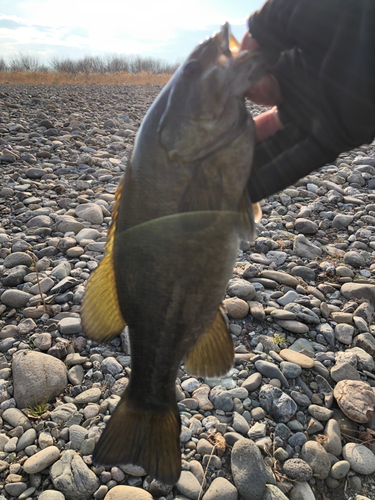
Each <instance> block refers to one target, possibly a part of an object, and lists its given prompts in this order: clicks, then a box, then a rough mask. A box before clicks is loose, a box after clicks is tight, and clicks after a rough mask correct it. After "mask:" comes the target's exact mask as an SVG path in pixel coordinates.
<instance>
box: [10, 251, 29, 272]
mask: <svg viewBox="0 0 375 500" xmlns="http://www.w3.org/2000/svg"><path fill="white" fill-rule="evenodd" d="M32 264H33V259H32V257H31V256H30V255H29V254H27V253H26V252H14V253H11V254H9V255H8V256H7V257H5V259H4V264H3V266H4V267H7V268H11V267H15V266H26V267H30V266H32Z"/></svg>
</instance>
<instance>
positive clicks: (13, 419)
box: [2, 407, 31, 431]
mask: <svg viewBox="0 0 375 500" xmlns="http://www.w3.org/2000/svg"><path fill="white" fill-rule="evenodd" d="M23 408H24V407H23ZM2 418H3V420H5V422H7V423H8V424H10V425H11V426H12V427H19V426H21V427H22V428H23V429H24V430H25V431H26V430H27V429H30V427H31V423H30V420H29V419H28V418H27V417H26V415H25V414H24V413H22V411H21V410H18V409H17V408H8V409H7V410H5V411H4V413H3V414H2Z"/></svg>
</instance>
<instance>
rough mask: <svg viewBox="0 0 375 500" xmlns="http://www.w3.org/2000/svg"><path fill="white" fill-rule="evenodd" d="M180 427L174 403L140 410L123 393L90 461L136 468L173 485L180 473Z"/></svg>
mask: <svg viewBox="0 0 375 500" xmlns="http://www.w3.org/2000/svg"><path fill="white" fill-rule="evenodd" d="M180 427H181V425H180V415H179V412H178V408H177V404H176V403H174V404H173V406H165V407H164V408H163V407H161V408H160V409H156V410H155V409H154V410H152V409H143V408H139V407H138V406H137V404H136V402H135V401H133V400H132V399H131V398H130V396H129V394H128V390H126V391H125V393H124V394H123V396H122V398H121V401H120V402H119V404H118V405H117V407H116V410H115V412H114V414H113V415H112V417H111V419H110V420H109V422H108V424H107V426H106V428H105V429H104V432H103V434H102V436H101V437H100V439H99V442H98V444H97V445H96V447H95V450H94V454H93V457H92V460H93V462H94V463H95V464H96V465H119V464H124V465H125V464H133V465H139V466H141V467H143V468H144V469H145V470H146V472H147V473H148V474H149V475H150V476H151V477H152V478H154V479H157V480H158V481H161V482H162V483H164V484H175V483H176V482H177V481H178V478H179V477H180V473H181V451H180Z"/></svg>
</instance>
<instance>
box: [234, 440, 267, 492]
mask: <svg viewBox="0 0 375 500" xmlns="http://www.w3.org/2000/svg"><path fill="white" fill-rule="evenodd" d="M231 471H232V475H233V481H234V484H235V486H236V488H237V490H238V492H239V494H240V496H241V498H243V499H244V500H260V499H261V498H262V495H263V492H264V490H265V487H266V480H267V476H266V470H265V466H264V463H263V459H262V455H261V453H260V451H259V448H258V447H257V446H256V445H255V444H253V443H252V442H251V441H250V440H246V439H240V440H239V441H237V442H236V443H235V444H234V446H233V449H232V456H231Z"/></svg>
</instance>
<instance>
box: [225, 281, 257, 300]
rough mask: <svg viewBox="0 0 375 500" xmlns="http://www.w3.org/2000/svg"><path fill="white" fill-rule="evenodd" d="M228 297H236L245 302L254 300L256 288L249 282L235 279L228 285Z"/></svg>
mask: <svg viewBox="0 0 375 500" xmlns="http://www.w3.org/2000/svg"><path fill="white" fill-rule="evenodd" d="M227 291H228V295H230V296H232V297H233V296H235V297H238V298H240V299H243V300H252V299H253V298H254V297H255V293H256V292H255V288H254V286H253V285H252V284H251V283H249V282H248V281H246V280H244V279H241V278H235V279H232V280H230V281H229V283H228V288H227Z"/></svg>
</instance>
